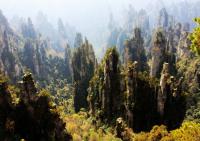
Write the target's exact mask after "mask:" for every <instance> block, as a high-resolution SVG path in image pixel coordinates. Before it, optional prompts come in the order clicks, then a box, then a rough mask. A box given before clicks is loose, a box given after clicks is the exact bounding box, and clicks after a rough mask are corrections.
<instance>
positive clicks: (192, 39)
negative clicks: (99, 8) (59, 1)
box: [0, 2, 200, 141]
mask: <svg viewBox="0 0 200 141" xmlns="http://www.w3.org/2000/svg"><path fill="white" fill-rule="evenodd" d="M150 7H152V6H150ZM158 7H159V9H155V8H154V9H153V10H152V11H151V12H148V10H144V9H142V10H139V11H137V10H135V9H134V8H133V7H132V6H131V5H130V6H129V8H128V9H127V11H126V12H125V13H123V14H124V17H125V18H124V19H123V20H124V21H122V23H123V26H118V25H117V24H116V22H115V21H114V16H113V15H112V14H111V15H110V16H109V21H108V27H107V36H106V40H105V41H104V42H103V43H102V46H101V47H102V49H101V51H102V52H101V53H100V54H103V56H99V53H96V50H97V49H96V47H95V46H94V45H93V44H92V42H91V41H90V40H89V38H87V37H85V36H84V35H83V34H82V33H81V32H79V31H77V30H76V29H75V28H73V26H71V25H69V24H65V23H64V22H63V20H62V19H61V18H59V19H58V20H57V26H56V27H55V26H54V25H53V24H51V23H50V22H49V21H48V20H47V18H46V16H45V15H44V14H43V13H39V15H38V17H37V22H35V23H34V22H33V21H32V19H31V18H30V17H29V18H26V19H25V18H16V19H12V20H8V18H7V17H6V16H5V15H4V13H3V11H0V141H70V140H74V141H83V140H84V141H121V140H122V141H199V140H200V18H199V17H198V16H200V15H198V14H200V13H199V9H198V8H199V2H196V5H195V4H194V3H191V4H190V3H189V2H188V7H187V6H186V5H185V3H184V2H182V3H179V4H177V5H171V7H169V6H167V7H165V6H163V5H159V6H158ZM152 8H153V7H152ZM178 9H179V10H178ZM183 9H187V10H188V13H187V12H184V10H183ZM189 11H190V12H189ZM180 12H183V13H182V14H183V15H181V14H180ZM152 13H156V14H157V17H156V18H155V17H154V16H153V14H152ZM196 15H198V16H196ZM184 17H185V18H184ZM98 34H103V33H98Z"/></svg>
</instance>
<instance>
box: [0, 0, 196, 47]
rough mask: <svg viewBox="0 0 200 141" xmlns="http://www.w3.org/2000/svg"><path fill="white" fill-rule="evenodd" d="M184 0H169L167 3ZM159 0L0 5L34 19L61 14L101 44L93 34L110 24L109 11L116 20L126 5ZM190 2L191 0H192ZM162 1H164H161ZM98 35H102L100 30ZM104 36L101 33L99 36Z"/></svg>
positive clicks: (9, 13) (22, 0) (36, 0)
mask: <svg viewBox="0 0 200 141" xmlns="http://www.w3.org/2000/svg"><path fill="white" fill-rule="evenodd" d="M180 1H182V0H168V1H167V2H165V4H164V5H168V4H171V3H176V2H180ZM193 1H196V0H193ZM156 2H158V1H156V0H153V1H152V0H6V1H5V0H0V9H1V10H2V11H3V13H4V15H6V17H7V18H8V19H11V18H12V17H13V16H15V15H18V16H20V17H24V18H27V17H31V18H32V20H33V22H34V19H35V16H36V15H37V14H38V12H39V11H42V12H43V13H45V14H46V15H47V16H48V20H49V21H50V22H51V23H52V24H54V25H55V24H56V23H57V19H58V18H62V20H63V21H64V22H65V23H66V22H67V23H69V24H70V25H72V26H74V27H75V28H76V29H77V31H79V32H81V33H82V34H83V35H85V36H87V37H88V38H89V40H91V42H92V43H93V44H94V45H96V46H99V44H98V43H97V42H96V39H94V37H96V38H98V36H97V34H98V32H102V31H103V30H104V29H105V27H107V24H108V19H109V14H110V13H113V15H114V18H115V20H116V21H117V22H119V21H120V19H121V18H122V17H121V16H122V14H121V13H123V11H124V9H126V8H127V7H128V5H129V4H132V5H133V6H134V8H135V9H137V10H139V9H141V8H144V9H145V8H148V6H149V4H151V5H152V4H155V3H156ZM190 2H191V0H190ZM159 3H162V2H161V1H159ZM99 36H101V35H100V34H99ZM99 38H101V37H99Z"/></svg>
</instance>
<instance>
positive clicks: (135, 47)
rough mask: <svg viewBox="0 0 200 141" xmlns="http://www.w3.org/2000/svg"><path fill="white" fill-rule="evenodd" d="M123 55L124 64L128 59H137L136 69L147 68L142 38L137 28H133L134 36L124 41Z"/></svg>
mask: <svg viewBox="0 0 200 141" xmlns="http://www.w3.org/2000/svg"><path fill="white" fill-rule="evenodd" d="M123 56H124V63H125V64H127V63H128V62H129V61H138V69H139V70H140V71H145V70H148V66H147V57H146V54H145V49H144V40H143V38H142V34H141V30H140V29H139V28H135V30H134V37H133V38H132V39H130V40H127V41H126V42H125V48H124V55H123Z"/></svg>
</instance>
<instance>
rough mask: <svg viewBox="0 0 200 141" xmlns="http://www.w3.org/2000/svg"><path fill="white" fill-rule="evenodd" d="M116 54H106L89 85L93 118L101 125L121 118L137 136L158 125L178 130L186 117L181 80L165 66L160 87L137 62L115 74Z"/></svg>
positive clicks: (110, 52) (166, 64) (110, 51)
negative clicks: (100, 122)
mask: <svg viewBox="0 0 200 141" xmlns="http://www.w3.org/2000/svg"><path fill="white" fill-rule="evenodd" d="M114 54H115V53H114V52H112V50H109V51H108V52H107V54H106V56H105V58H104V61H103V62H102V64H100V67H99V68H98V70H97V72H96V73H95V75H94V77H93V78H92V80H91V81H90V87H89V96H88V101H89V105H90V113H91V115H92V116H95V117H96V118H97V119H100V120H101V121H107V120H108V119H109V120H108V121H113V120H116V119H117V117H122V118H123V119H124V120H125V121H126V123H127V125H128V126H129V127H131V128H132V129H133V130H134V131H135V132H140V131H148V130H150V129H151V128H152V127H153V126H154V125H158V124H165V125H166V126H167V127H168V128H169V129H174V128H177V127H179V125H180V124H181V122H182V120H183V119H184V114H185V99H184V96H183V95H182V87H181V85H182V84H181V83H182V78H181V79H180V80H179V79H177V80H176V78H174V77H173V76H171V74H170V70H169V64H168V63H164V65H163V66H162V67H163V69H162V71H161V79H160V83H159V82H158V81H157V79H154V78H151V77H150V76H149V75H148V74H147V73H142V72H141V71H140V70H139V69H138V68H137V67H138V66H140V65H139V62H137V61H135V62H133V63H131V62H129V63H128V64H127V65H126V66H125V68H123V69H119V70H118V72H117V73H116V72H115V73H114V71H113V70H116V69H114V68H113V67H114V66H115V68H116V67H117V65H116V60H117V56H116V57H114ZM112 58H115V59H114V60H115V61H114V60H113V59H112ZM114 62H115V63H114ZM111 64H112V65H111ZM114 64H115V65H114ZM113 65H114V66H113ZM118 83H119V84H120V85H118ZM177 110H178V112H177ZM174 115H176V116H174Z"/></svg>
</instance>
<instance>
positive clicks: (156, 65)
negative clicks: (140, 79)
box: [150, 30, 166, 78]
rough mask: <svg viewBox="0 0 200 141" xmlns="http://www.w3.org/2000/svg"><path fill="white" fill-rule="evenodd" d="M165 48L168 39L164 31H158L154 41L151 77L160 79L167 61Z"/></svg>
mask: <svg viewBox="0 0 200 141" xmlns="http://www.w3.org/2000/svg"><path fill="white" fill-rule="evenodd" d="M165 47H166V38H165V35H164V33H163V31H159V30H158V31H157V32H156V33H155V35H154V39H153V47H152V50H151V56H152V62H151V71H150V76H151V77H158V78H159V77H160V72H161V70H162V65H163V62H164V60H165Z"/></svg>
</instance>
